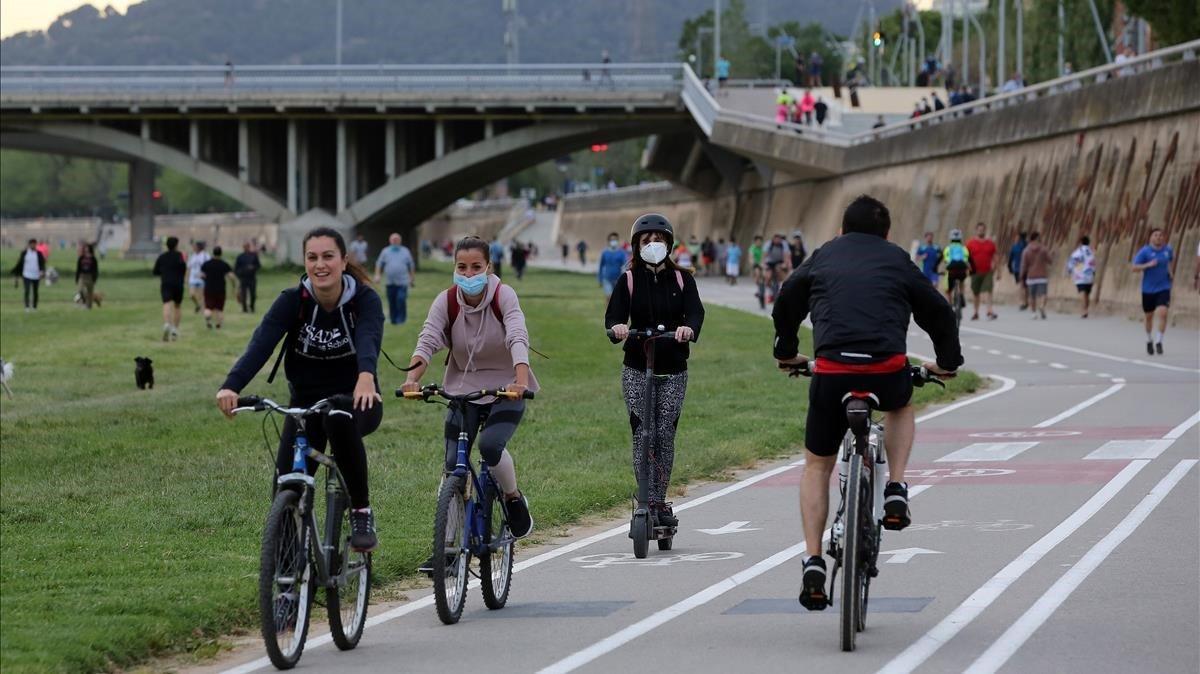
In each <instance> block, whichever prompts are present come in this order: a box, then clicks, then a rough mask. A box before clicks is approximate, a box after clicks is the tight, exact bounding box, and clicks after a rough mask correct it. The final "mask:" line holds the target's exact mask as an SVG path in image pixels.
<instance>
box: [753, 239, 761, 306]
mask: <svg viewBox="0 0 1200 674" xmlns="http://www.w3.org/2000/svg"><path fill="white" fill-rule="evenodd" d="M750 273H751V275H752V276H753V277H754V284H755V286H757V285H758V284H759V283H762V280H763V238H762V236H761V235H756V236H755V237H754V241H753V242H752V243H751V244H750ZM754 296H755V297H757V298H759V299H763V298H762V296H761V292H760V291H756V292H755V293H754Z"/></svg>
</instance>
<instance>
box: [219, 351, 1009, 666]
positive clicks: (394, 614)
mask: <svg viewBox="0 0 1200 674" xmlns="http://www.w3.org/2000/svg"><path fill="white" fill-rule="evenodd" d="M983 376H985V377H989V378H991V379H995V380H997V381H1000V382H1001V384H1002V386H1001V387H1000V388H999V389H997V390H995V391H988V392H987V393H984V394H981V395H976V396H971V397H970V398H966V399H964V400H960V401H958V402H956V403H953V404H950V405H947V406H945V407H943V408H940V409H937V410H934V411H932V412H930V413H928V414H925V415H924V416H920V417H917V423H921V422H922V421H925V420H926V419H932V418H934V417H938V416H941V415H943V414H946V413H948V412H952V411H954V410H956V409H959V408H961V407H965V406H967V405H973V404H975V403H977V402H981V401H984V400H987V399H988V398H992V397H994V396H998V395H1000V394H1001V393H1007V392H1008V391H1010V390H1012V388H1013V387H1014V386H1016V385H1017V382H1016V381H1014V380H1012V379H1009V378H1008V377H1001V376H999V375H994V374H989V375H983ZM803 464H804V460H803V459H801V460H799V461H794V462H792V463H790V464H788V465H786V466H778V467H776V468H772V469H771V470H768V471H765V472H762V473H759V474H757V475H752V476H750V477H748V478H746V479H745V480H742V481H740V482H735V483H734V484H731V485H729V486H728V487H725V488H723V489H719V490H717V491H715V492H713V493H711V494H705V495H704V496H700V497H697V498H694V499H692V500H690V501H688V502H686V503H682V504H680V505H679V506H677V507H676V508H675V510H676V511H680V510H687V509H688V508H692V507H695V506H699V505H703V504H705V503H708V502H709V501H712V500H713V499H716V498H720V497H722V496H725V495H726V494H732V493H733V492H735V491H738V490H739V489H744V488H745V487H748V486H750V485H752V484H754V483H756V482H761V481H762V480H765V479H767V478H769V477H773V476H775V475H778V474H779V473H782V472H784V471H787V470H790V469H792V468H795V467H796V466H800V465H803ZM926 486H927V485H920V486H916V487H912V488H911V489H910V490H909V497H910V498H911V497H913V496H915V495H916V494H919V493H920V491H919V490H921V491H923V490H924V488H925V487H926ZM628 532H629V525H628V524H622V525H621V526H618V527H613V528H612V529H609V530H607V531H602V532H600V533H598V534H595V535H593V536H589V537H587V538H584V539H581V540H578V541H575V542H573V543H568V544H566V545H563V546H562V547H559V548H555V549H553V550H550V551H548V552H543V553H542V554H540V555H537V556H535V557H530V558H529V559H527V560H525V561H523V562H517V563H516V564H514V565H513V573H516V572H517V571H521V570H524V569H527V568H529V567H531V566H534V565H535V564H541V563H542V562H545V561H548V560H551V559H554V558H556V557H561V556H562V555H565V554H567V553H570V552H574V551H576V550H578V549H580V548H583V547H586V546H588V545H591V544H593V543H596V542H598V541H602V540H604V539H606V538H612V537H613V536H617V535H621V534H625V533H628ZM802 549H803V548H802ZM472 582H473V583H475V584H478V582H479V581H472ZM432 605H433V595H428V596H425V597H422V598H420V599H416V600H413V601H412V602H409V603H407V604H403V605H401V606H397V607H396V608H394V609H391V610H390V611H386V612H384V613H381V614H379V615H378V616H374V617H371V618H367V622H366V625H365V627H364V629H365V628H366V627H374V626H375V625H379V624H382V623H385V622H388V621H391V620H395V619H396V618H400V617H402V616H405V615H408V614H409V613H412V612H414V611H417V610H420V609H422V608H425V607H427V606H432ZM331 641H333V639H332V637H330V636H329V634H322V635H320V636H317V637H311V638H309V640H308V641H307V642H306V644H305V648H306V649H307V650H310V651H311V650H312V649H314V648H316V647H318V646H323V645H325V644H328V643H330V642H331ZM270 666H271V661H270V660H269V659H267V658H265V657H264V658H259V659H258V660H254V661H252V662H247V663H245V664H242V665H239V666H237V667H234V668H232V669H227V670H224V671H223V672H221V674H249V672H254V671H258V670H260V669H264V668H266V667H270Z"/></svg>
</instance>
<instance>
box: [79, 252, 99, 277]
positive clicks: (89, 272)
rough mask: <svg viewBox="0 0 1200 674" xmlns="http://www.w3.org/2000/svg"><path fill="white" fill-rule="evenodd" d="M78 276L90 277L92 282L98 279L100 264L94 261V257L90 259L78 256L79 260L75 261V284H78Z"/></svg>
mask: <svg viewBox="0 0 1200 674" xmlns="http://www.w3.org/2000/svg"><path fill="white" fill-rule="evenodd" d="M80 276H90V277H92V281H93V282H95V281H96V279H98V278H100V263H98V262H97V261H96V256H95V255H93V256H92V257H84V256H82V255H80V256H79V259H78V260H76V261H75V282H76V283H79V277H80Z"/></svg>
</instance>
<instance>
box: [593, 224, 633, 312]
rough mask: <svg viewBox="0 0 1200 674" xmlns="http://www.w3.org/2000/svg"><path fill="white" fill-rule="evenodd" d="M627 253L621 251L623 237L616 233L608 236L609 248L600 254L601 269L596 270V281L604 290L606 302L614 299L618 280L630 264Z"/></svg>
mask: <svg viewBox="0 0 1200 674" xmlns="http://www.w3.org/2000/svg"><path fill="white" fill-rule="evenodd" d="M628 261H629V260H628V257H626V255H625V251H623V250H621V237H620V235H619V234H617V233H616V232H611V233H609V235H608V248H606V249H605V250H604V252H602V253H600V267H599V268H598V269H597V270H596V280H597V281H598V282H599V283H600V287H601V288H604V301H606V302H607V301H608V298H610V297H612V294H613V288H614V287H616V283H617V279H619V278H621V274H622V272H624V271H625V265H626V264H627V263H628Z"/></svg>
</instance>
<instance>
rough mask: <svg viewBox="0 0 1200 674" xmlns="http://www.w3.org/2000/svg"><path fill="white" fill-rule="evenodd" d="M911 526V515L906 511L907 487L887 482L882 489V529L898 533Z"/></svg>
mask: <svg viewBox="0 0 1200 674" xmlns="http://www.w3.org/2000/svg"><path fill="white" fill-rule="evenodd" d="M909 524H912V513H910V512H909V511H908V485H907V484H904V483H901V482H889V483H887V486H886V487H884V488H883V528H884V529H887V530H888V531H900V530H901V529H903V528H904V527H907V526H908V525H909Z"/></svg>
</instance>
